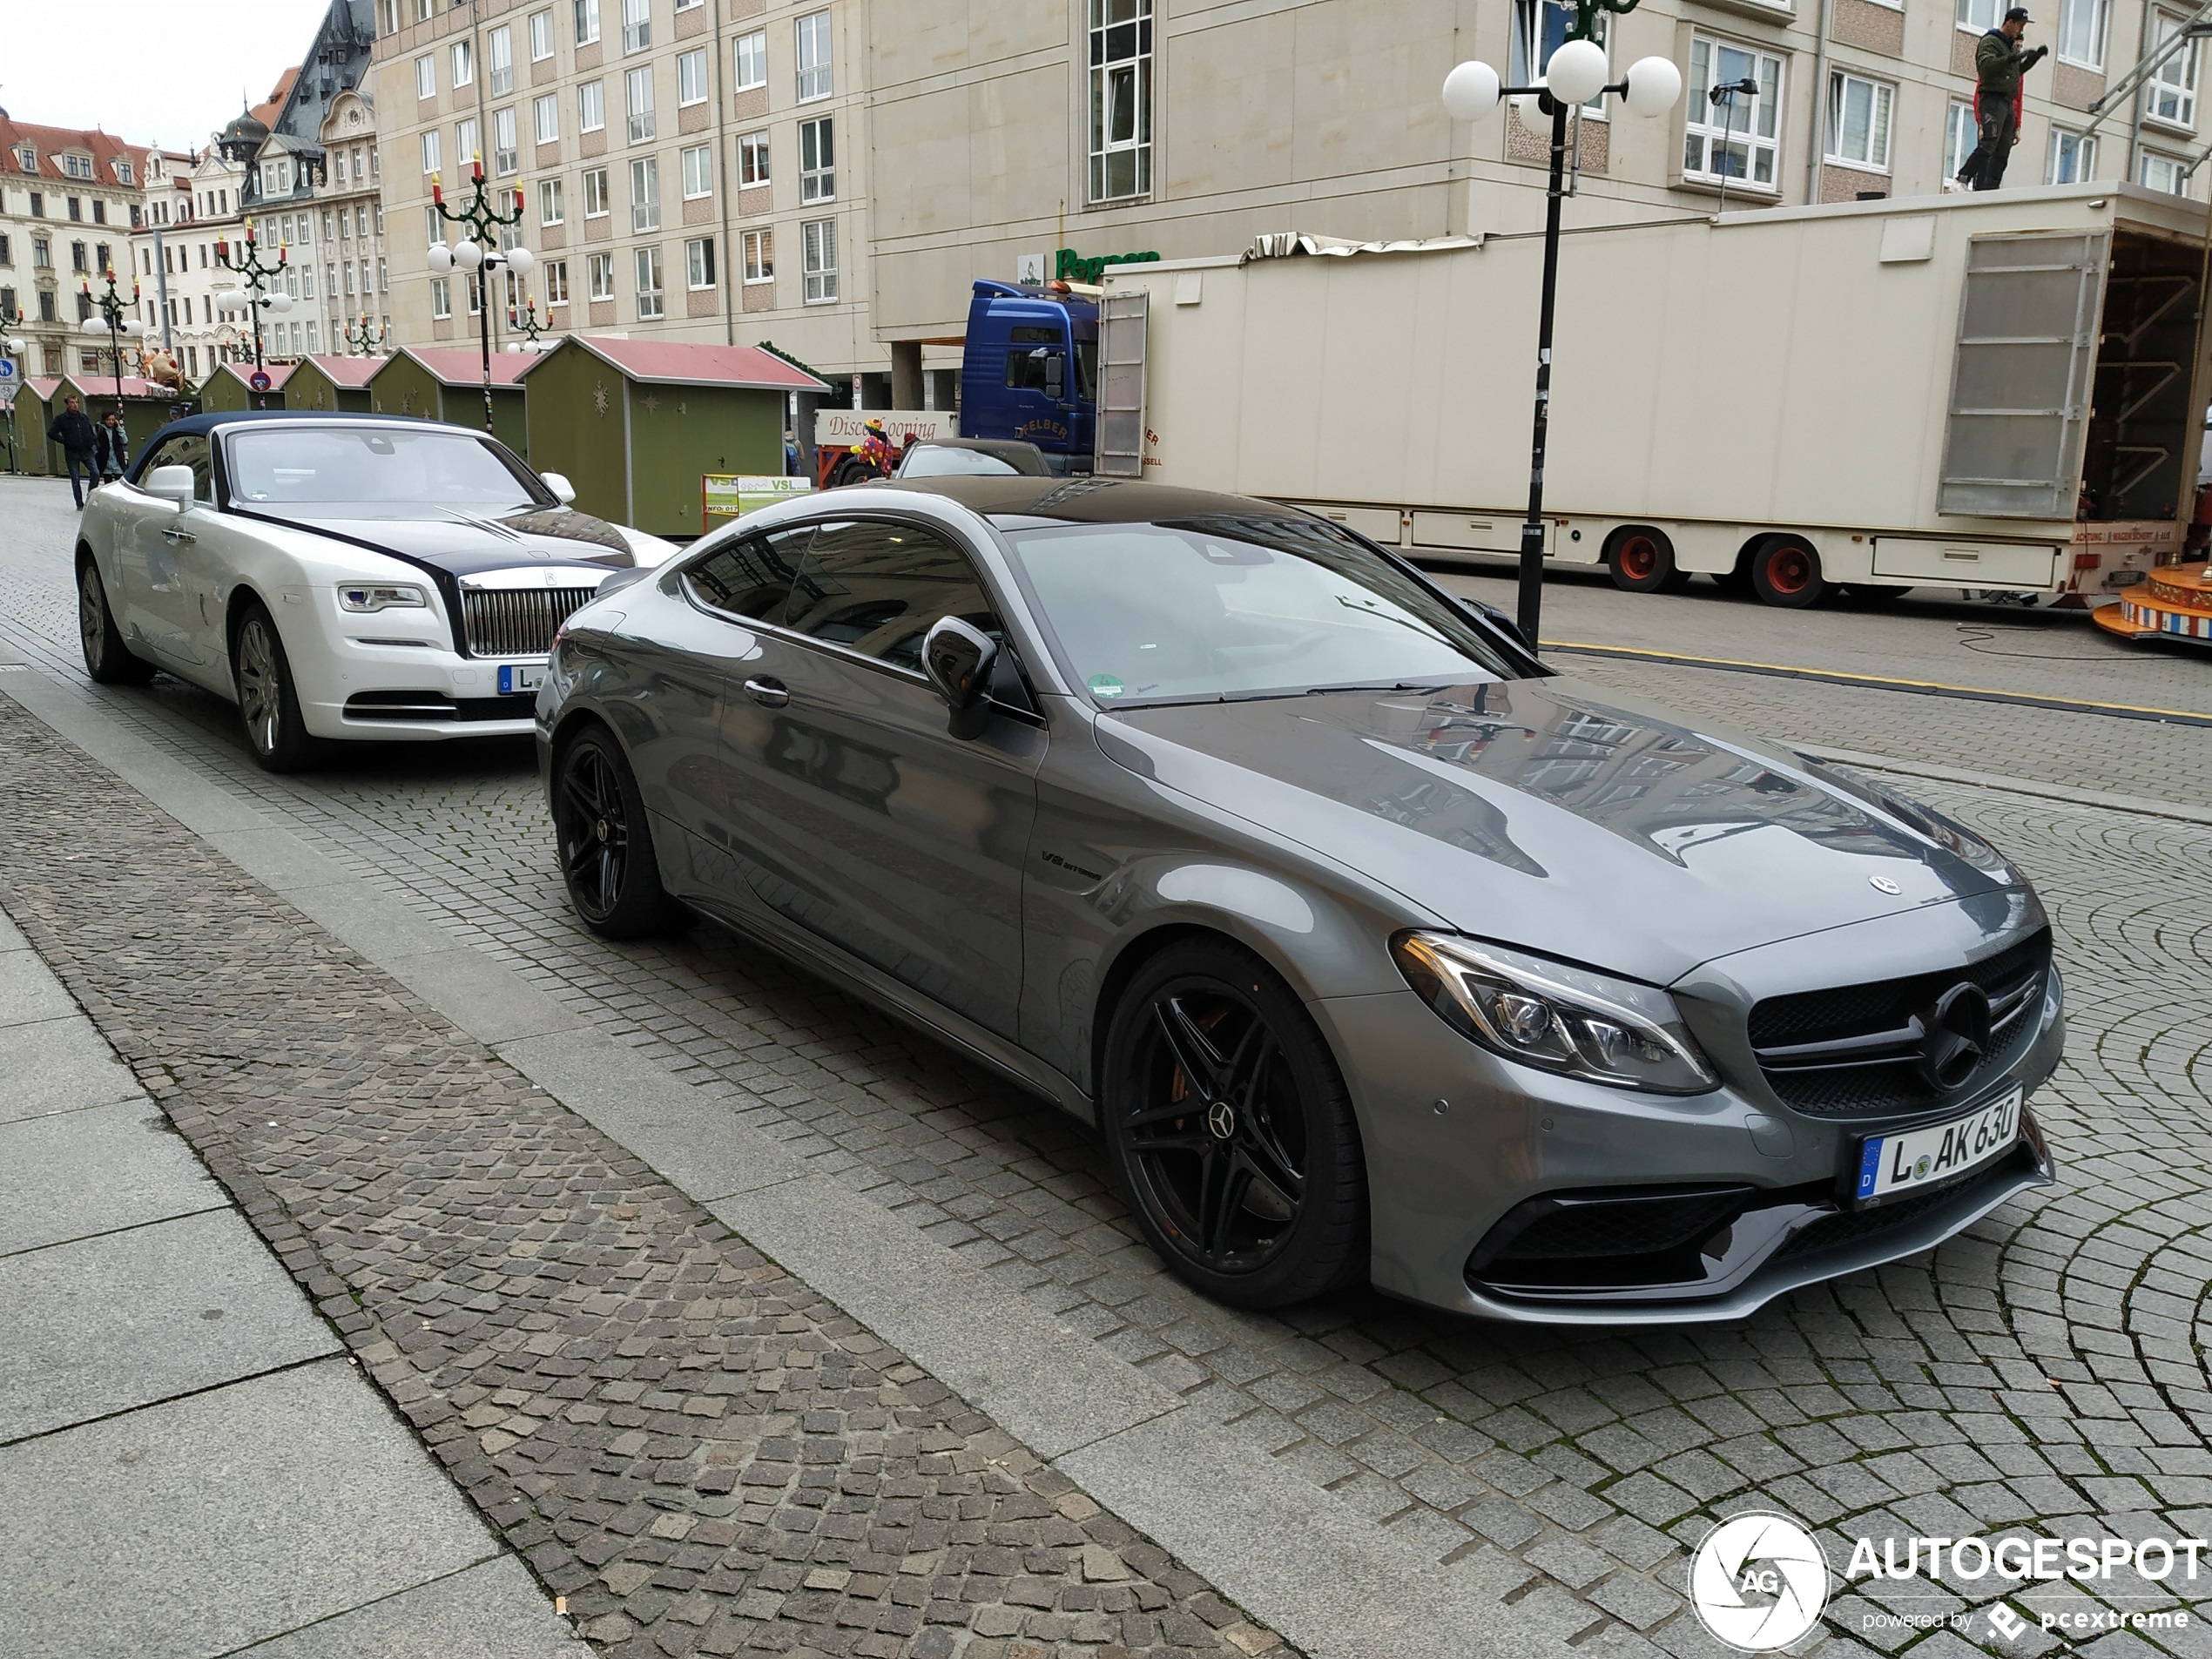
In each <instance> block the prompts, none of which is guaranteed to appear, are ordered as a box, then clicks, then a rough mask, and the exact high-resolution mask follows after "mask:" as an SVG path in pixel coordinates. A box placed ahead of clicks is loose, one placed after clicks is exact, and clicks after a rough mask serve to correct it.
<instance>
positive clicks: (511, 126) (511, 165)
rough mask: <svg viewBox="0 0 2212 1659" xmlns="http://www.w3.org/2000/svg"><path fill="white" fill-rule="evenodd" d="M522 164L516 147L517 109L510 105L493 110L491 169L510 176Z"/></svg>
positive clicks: (503, 177) (501, 176) (498, 174)
mask: <svg viewBox="0 0 2212 1659" xmlns="http://www.w3.org/2000/svg"><path fill="white" fill-rule="evenodd" d="M520 165H522V161H521V158H520V157H519V156H518V155H517V154H516V148H515V110H514V106H513V105H509V106H508V107H507V108H505V109H503V110H494V111H492V112H491V170H492V172H494V173H495V174H496V175H497V176H498V177H500V178H502V179H505V178H508V177H509V176H510V175H511V174H513V173H514V172H515V171H516V169H517V168H518V167H519V166H520Z"/></svg>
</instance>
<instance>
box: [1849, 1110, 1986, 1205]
mask: <svg viewBox="0 0 2212 1659" xmlns="http://www.w3.org/2000/svg"><path fill="white" fill-rule="evenodd" d="M2023 1092H2024V1091H2023V1090H2021V1089H2012V1090H2010V1091H2009V1092H2007V1093H2006V1094H2004V1095H2001V1096H1999V1097H1998V1098H1997V1099H1995V1100H1993V1101H1991V1102H1990V1103H1988V1104H1986V1105H1985V1106H1979V1107H1977V1108H1975V1109H1973V1111H1971V1112H1968V1113H1967V1114H1966V1116H1963V1117H1954V1118H1952V1120H1951V1121H1950V1122H1949V1123H1932V1124H1930V1125H1929V1126H1928V1127H1927V1128H1925V1129H1915V1130H1905V1132H1904V1133H1903V1134H1901V1135H1874V1136H1868V1137H1867V1138H1866V1139H1865V1140H1864V1141H1862V1142H1861V1143H1859V1149H1858V1191H1857V1194H1856V1196H1857V1197H1858V1200H1859V1202H1860V1203H1862V1204H1880V1203H1882V1202H1883V1201H1884V1200H1885V1199H1888V1198H1894V1197H1901V1196H1903V1195H1904V1194H1906V1193H1909V1192H1913V1191H1917V1190H1919V1189H1920V1188H1923V1187H1931V1186H1933V1185H1935V1184H1937V1183H1938V1182H1940V1181H1948V1180H1950V1179H1951V1178H1952V1177H1954V1176H1959V1175H1964V1174H1965V1173H1966V1171H1967V1170H1973V1169H1979V1167H1980V1166H1981V1165H1983V1164H1985V1163H1988V1162H1989V1161H1990V1160H1991V1159H1992V1158H1994V1157H2002V1156H2003V1155H2004V1154H2005V1153H2006V1152H2008V1151H2010V1150H2012V1148H2013V1145H2014V1143H2017V1142H2018V1141H2019V1139H2020V1096H2021V1095H2022V1093H2023Z"/></svg>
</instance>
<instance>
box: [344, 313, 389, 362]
mask: <svg viewBox="0 0 2212 1659" xmlns="http://www.w3.org/2000/svg"><path fill="white" fill-rule="evenodd" d="M385 333H386V330H385V329H384V328H383V327H382V326H381V325H379V326H378V327H375V328H374V329H372V328H370V327H369V326H368V313H367V312H366V311H364V312H362V313H361V320H360V321H358V322H349V323H347V325H346V327H345V329H344V331H343V332H342V333H341V334H340V335H339V338H340V339H341V340H342V341H345V342H346V349H347V351H349V352H351V353H352V354H354V356H356V357H366V356H368V354H369V353H371V352H372V351H374V349H375V348H376V347H379V346H381V345H382V344H383V343H384V335H385Z"/></svg>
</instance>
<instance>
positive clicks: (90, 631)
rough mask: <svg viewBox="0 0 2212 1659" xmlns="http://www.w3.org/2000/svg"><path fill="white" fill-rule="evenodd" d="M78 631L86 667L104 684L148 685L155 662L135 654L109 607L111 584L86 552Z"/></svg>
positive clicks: (79, 569) (82, 564) (81, 568)
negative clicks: (105, 580)
mask: <svg viewBox="0 0 2212 1659" xmlns="http://www.w3.org/2000/svg"><path fill="white" fill-rule="evenodd" d="M77 635H78V638H79V639H80V640H82V641H83V642H84V671H85V672H86V673H87V674H90V675H91V677H92V678H93V679H94V681H95V682H97V683H98V684H99V685H145V683H146V682H147V681H148V680H150V679H152V678H153V664H152V663H149V662H147V661H145V659H144V658H138V657H133V656H132V654H131V648H130V647H129V646H128V645H126V644H124V643H123V631H122V630H121V629H119V628H118V627H117V626H116V625H115V612H114V611H112V610H110V609H109V608H108V603H107V584H106V583H105V582H102V581H101V580H100V567H99V566H98V564H97V563H94V562H93V559H92V556H91V554H90V553H86V554H84V555H83V556H81V557H79V558H78V561H77Z"/></svg>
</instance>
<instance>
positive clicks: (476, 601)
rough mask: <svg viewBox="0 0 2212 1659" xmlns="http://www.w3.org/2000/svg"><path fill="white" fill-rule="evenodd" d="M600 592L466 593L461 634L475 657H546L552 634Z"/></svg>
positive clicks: (479, 590) (511, 590) (521, 590)
mask: <svg viewBox="0 0 2212 1659" xmlns="http://www.w3.org/2000/svg"><path fill="white" fill-rule="evenodd" d="M597 591H598V590H597V588H468V587H464V588H462V590H461V617H462V632H463V634H464V636H465V637H466V638H467V641H468V645H469V655H470V656H471V657H543V656H544V655H545V653H546V652H547V651H550V650H552V649H553V634H554V631H555V630H556V629H557V628H559V627H560V625H561V624H563V623H564V622H566V621H567V620H568V619H569V617H570V613H571V612H573V611H574V610H577V608H578V607H579V606H581V605H582V604H583V603H584V602H585V601H586V600H588V599H590V597H591V596H592V595H593V594H594V593H596V592H597Z"/></svg>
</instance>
